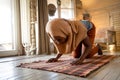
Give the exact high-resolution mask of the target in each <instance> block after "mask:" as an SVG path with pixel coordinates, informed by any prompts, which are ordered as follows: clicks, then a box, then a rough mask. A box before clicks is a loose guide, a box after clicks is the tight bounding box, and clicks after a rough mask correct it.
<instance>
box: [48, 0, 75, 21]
mask: <svg viewBox="0 0 120 80" xmlns="http://www.w3.org/2000/svg"><path fill="white" fill-rule="evenodd" d="M50 3H51V4H54V5H55V6H56V8H57V9H56V13H55V15H54V16H49V18H50V19H53V18H58V17H59V18H65V19H73V18H74V0H61V6H58V5H57V0H48V4H50Z"/></svg>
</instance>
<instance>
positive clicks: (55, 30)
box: [46, 18, 87, 54]
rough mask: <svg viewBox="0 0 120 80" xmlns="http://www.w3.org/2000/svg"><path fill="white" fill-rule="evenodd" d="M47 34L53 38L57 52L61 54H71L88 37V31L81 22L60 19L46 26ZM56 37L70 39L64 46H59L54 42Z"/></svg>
mask: <svg viewBox="0 0 120 80" xmlns="http://www.w3.org/2000/svg"><path fill="white" fill-rule="evenodd" d="M46 32H47V33H48V34H49V37H50V38H52V40H53V44H54V45H55V47H56V49H57V52H58V53H61V54H64V53H71V52H72V51H74V50H75V49H76V48H77V46H78V44H79V43H80V42H81V41H82V40H83V39H85V38H86V37H87V29H86V28H85V27H84V25H83V24H82V23H81V22H80V21H70V20H65V19H60V18H57V19H53V20H51V21H49V22H48V23H47V25H46ZM54 36H60V37H64V38H68V39H67V41H66V42H65V43H63V44H57V43H55V42H54V39H55V38H54Z"/></svg>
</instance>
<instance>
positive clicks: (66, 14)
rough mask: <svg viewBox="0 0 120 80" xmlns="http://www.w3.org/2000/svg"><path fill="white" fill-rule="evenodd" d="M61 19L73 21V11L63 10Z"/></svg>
mask: <svg viewBox="0 0 120 80" xmlns="http://www.w3.org/2000/svg"><path fill="white" fill-rule="evenodd" d="M61 17H62V18H65V19H73V17H74V16H73V9H62V10H61Z"/></svg>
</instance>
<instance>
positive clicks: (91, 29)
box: [81, 13, 103, 58]
mask: <svg viewBox="0 0 120 80" xmlns="http://www.w3.org/2000/svg"><path fill="white" fill-rule="evenodd" d="M81 22H82V23H83V24H84V25H85V27H86V28H87V30H88V31H87V35H88V37H89V40H90V42H91V44H92V50H91V52H90V53H89V54H88V56H87V57H88V58H90V57H92V56H94V55H95V54H96V53H98V55H102V54H103V52H102V49H101V47H100V45H99V44H97V45H95V44H94V40H95V34H96V27H95V25H94V24H93V22H91V16H90V14H88V13H86V14H83V20H81Z"/></svg>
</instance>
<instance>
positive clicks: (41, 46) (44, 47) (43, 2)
mask: <svg viewBox="0 0 120 80" xmlns="http://www.w3.org/2000/svg"><path fill="white" fill-rule="evenodd" d="M47 22H48V8H47V0H38V49H37V52H38V54H42V53H46V54H50V49H49V43H50V41H49V38H48V36H47V34H46V31H45V26H46V23H47Z"/></svg>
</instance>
